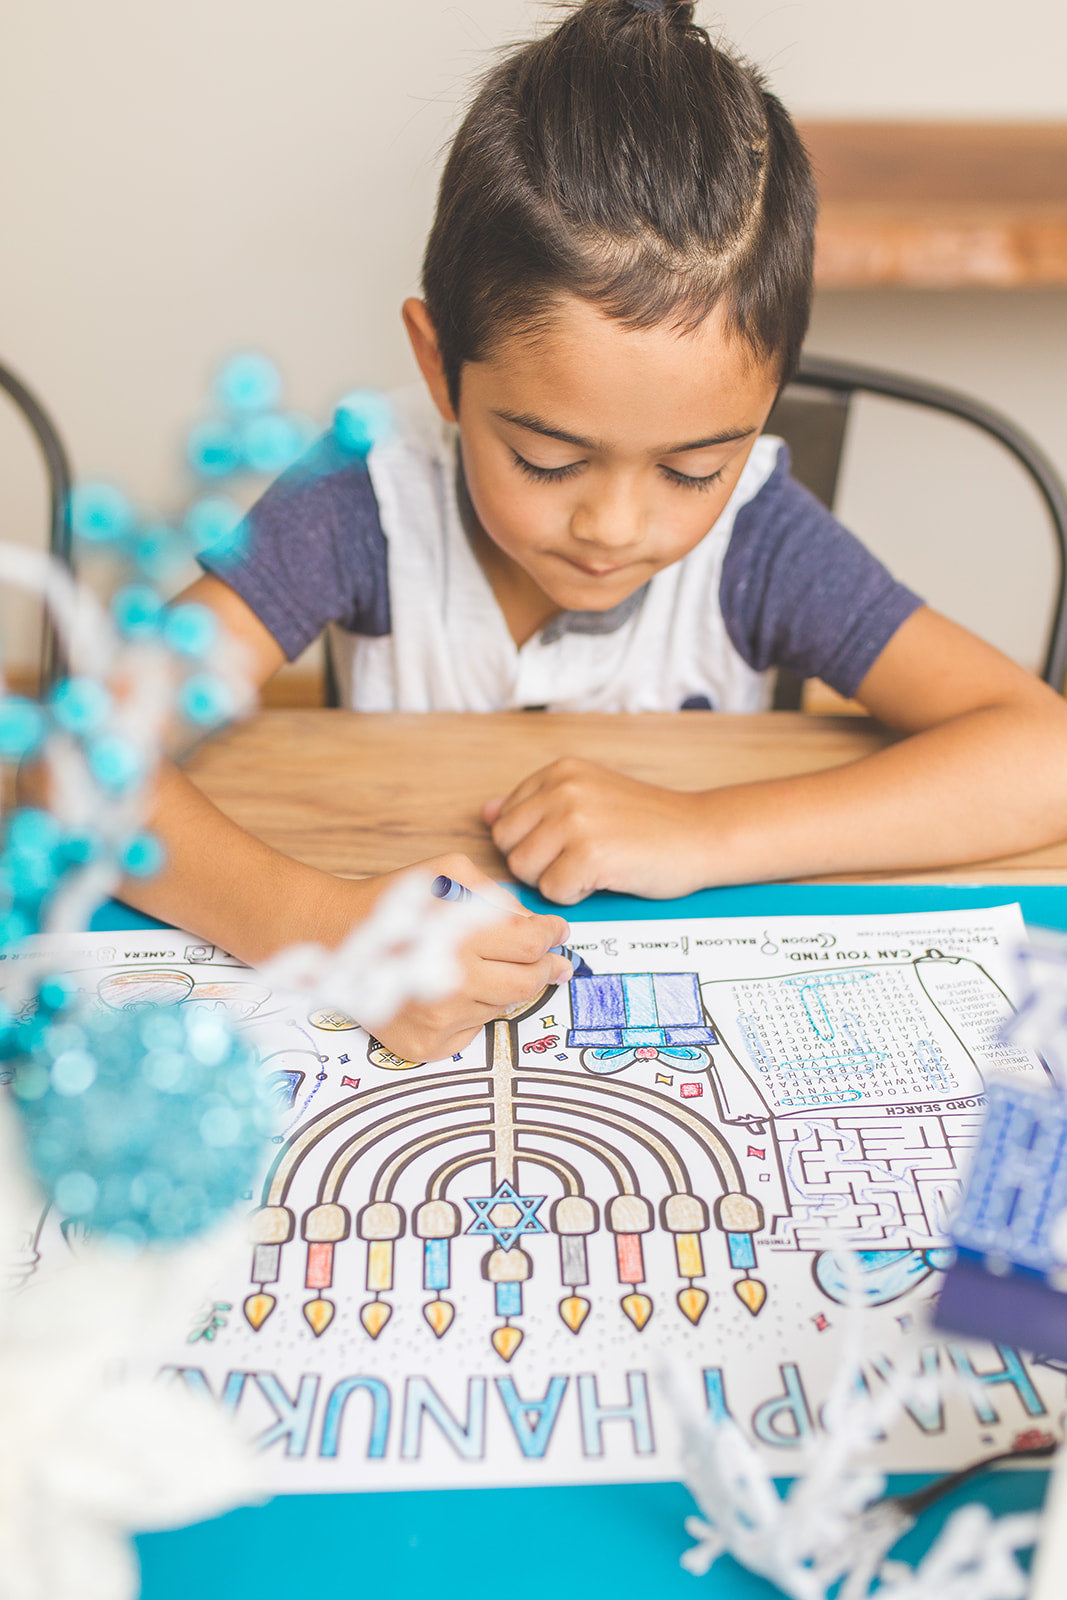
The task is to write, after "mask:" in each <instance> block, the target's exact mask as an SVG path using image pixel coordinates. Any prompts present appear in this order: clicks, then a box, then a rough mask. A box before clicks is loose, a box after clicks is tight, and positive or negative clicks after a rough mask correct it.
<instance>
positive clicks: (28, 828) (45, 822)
mask: <svg viewBox="0 0 1067 1600" xmlns="http://www.w3.org/2000/svg"><path fill="white" fill-rule="evenodd" d="M62 842H63V829H62V828H61V827H60V825H59V823H58V822H57V821H56V819H55V817H53V815H52V813H51V812H50V811H41V810H39V809H38V807H36V806H20V807H19V809H18V810H17V811H15V812H13V813H12V815H11V818H10V820H9V822H8V825H7V843H8V844H9V845H11V846H13V847H14V848H15V849H17V850H40V851H44V852H46V853H47V852H50V851H52V850H56V849H58V848H59V846H60V845H61V844H62Z"/></svg>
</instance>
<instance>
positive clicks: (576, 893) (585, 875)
mask: <svg viewBox="0 0 1067 1600" xmlns="http://www.w3.org/2000/svg"><path fill="white" fill-rule="evenodd" d="M537 887H538V890H539V891H540V893H541V894H543V895H544V897H545V899H546V900H555V901H556V902H557V903H558V904H559V905H561V906H573V905H577V903H578V901H579V900H585V899H587V898H588V897H589V895H591V894H595V893H596V891H597V889H599V888H600V884H599V883H598V882H597V876H596V873H595V871H594V870H593V865H592V863H591V862H590V861H589V860H588V858H586V857H584V856H583V854H582V853H581V852H579V851H572V850H561V851H560V853H559V855H558V856H556V857H555V859H554V860H553V861H551V862H550V863H549V865H548V866H547V867H546V868H545V870H544V872H543V873H542V874H541V875H540V877H539V878H538V880H537Z"/></svg>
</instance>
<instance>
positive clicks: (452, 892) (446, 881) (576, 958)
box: [430, 872, 593, 978]
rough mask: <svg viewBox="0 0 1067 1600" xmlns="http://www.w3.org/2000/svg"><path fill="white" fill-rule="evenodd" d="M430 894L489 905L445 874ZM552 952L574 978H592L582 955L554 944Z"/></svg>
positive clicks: (438, 898)
mask: <svg viewBox="0 0 1067 1600" xmlns="http://www.w3.org/2000/svg"><path fill="white" fill-rule="evenodd" d="M430 893H431V894H432V895H433V897H434V899H435V900H454V901H456V902H458V903H461V904H462V903H463V902H464V901H469V900H479V901H481V903H482V905H488V903H489V902H488V901H487V900H482V897H481V895H480V894H475V892H474V890H473V889H468V888H467V886H466V884H463V883H457V882H456V880H455V878H447V877H445V874H444V873H443V872H442V873H441V874H440V875H439V876H438V877H436V878H435V879H434V880H433V882H432V883H431V885H430ZM551 951H552V954H553V955H554V956H563V958H564V959H565V960H566V961H569V962H570V964H571V966H572V967H573V968H574V976H575V977H576V978H591V977H592V976H593V969H592V967H591V966H590V965H589V963H588V961H583V960H582V958H581V956H580V955H577V954H576V953H575V952H574V951H573V950H570V949H568V947H567V946H566V945H565V944H554V945H552V947H551Z"/></svg>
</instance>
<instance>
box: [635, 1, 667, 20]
mask: <svg viewBox="0 0 1067 1600" xmlns="http://www.w3.org/2000/svg"><path fill="white" fill-rule="evenodd" d="M627 4H628V5H631V6H633V8H634V10H635V11H647V12H648V14H649V16H650V17H665V16H666V15H667V3H666V0H627Z"/></svg>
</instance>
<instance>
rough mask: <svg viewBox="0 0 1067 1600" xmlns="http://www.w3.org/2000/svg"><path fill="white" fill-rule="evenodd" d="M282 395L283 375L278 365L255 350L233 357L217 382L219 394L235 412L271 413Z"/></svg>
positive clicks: (216, 379)
mask: <svg viewBox="0 0 1067 1600" xmlns="http://www.w3.org/2000/svg"><path fill="white" fill-rule="evenodd" d="M281 392H282V378H281V373H280V372H279V371H278V369H277V367H276V366H275V365H274V362H273V361H271V360H270V358H269V357H268V356H264V355H260V354H258V352H256V351H254V350H248V351H244V352H242V353H241V354H240V355H236V356H231V357H230V359H229V360H228V361H226V362H224V363H223V365H222V366H221V367H220V368H219V371H218V375H217V376H216V378H215V394H216V395H217V397H218V399H219V401H220V402H221V404H222V405H224V406H227V407H229V408H230V410H232V411H268V410H269V409H270V407H271V406H274V405H277V403H278V401H279V399H280V398H281Z"/></svg>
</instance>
